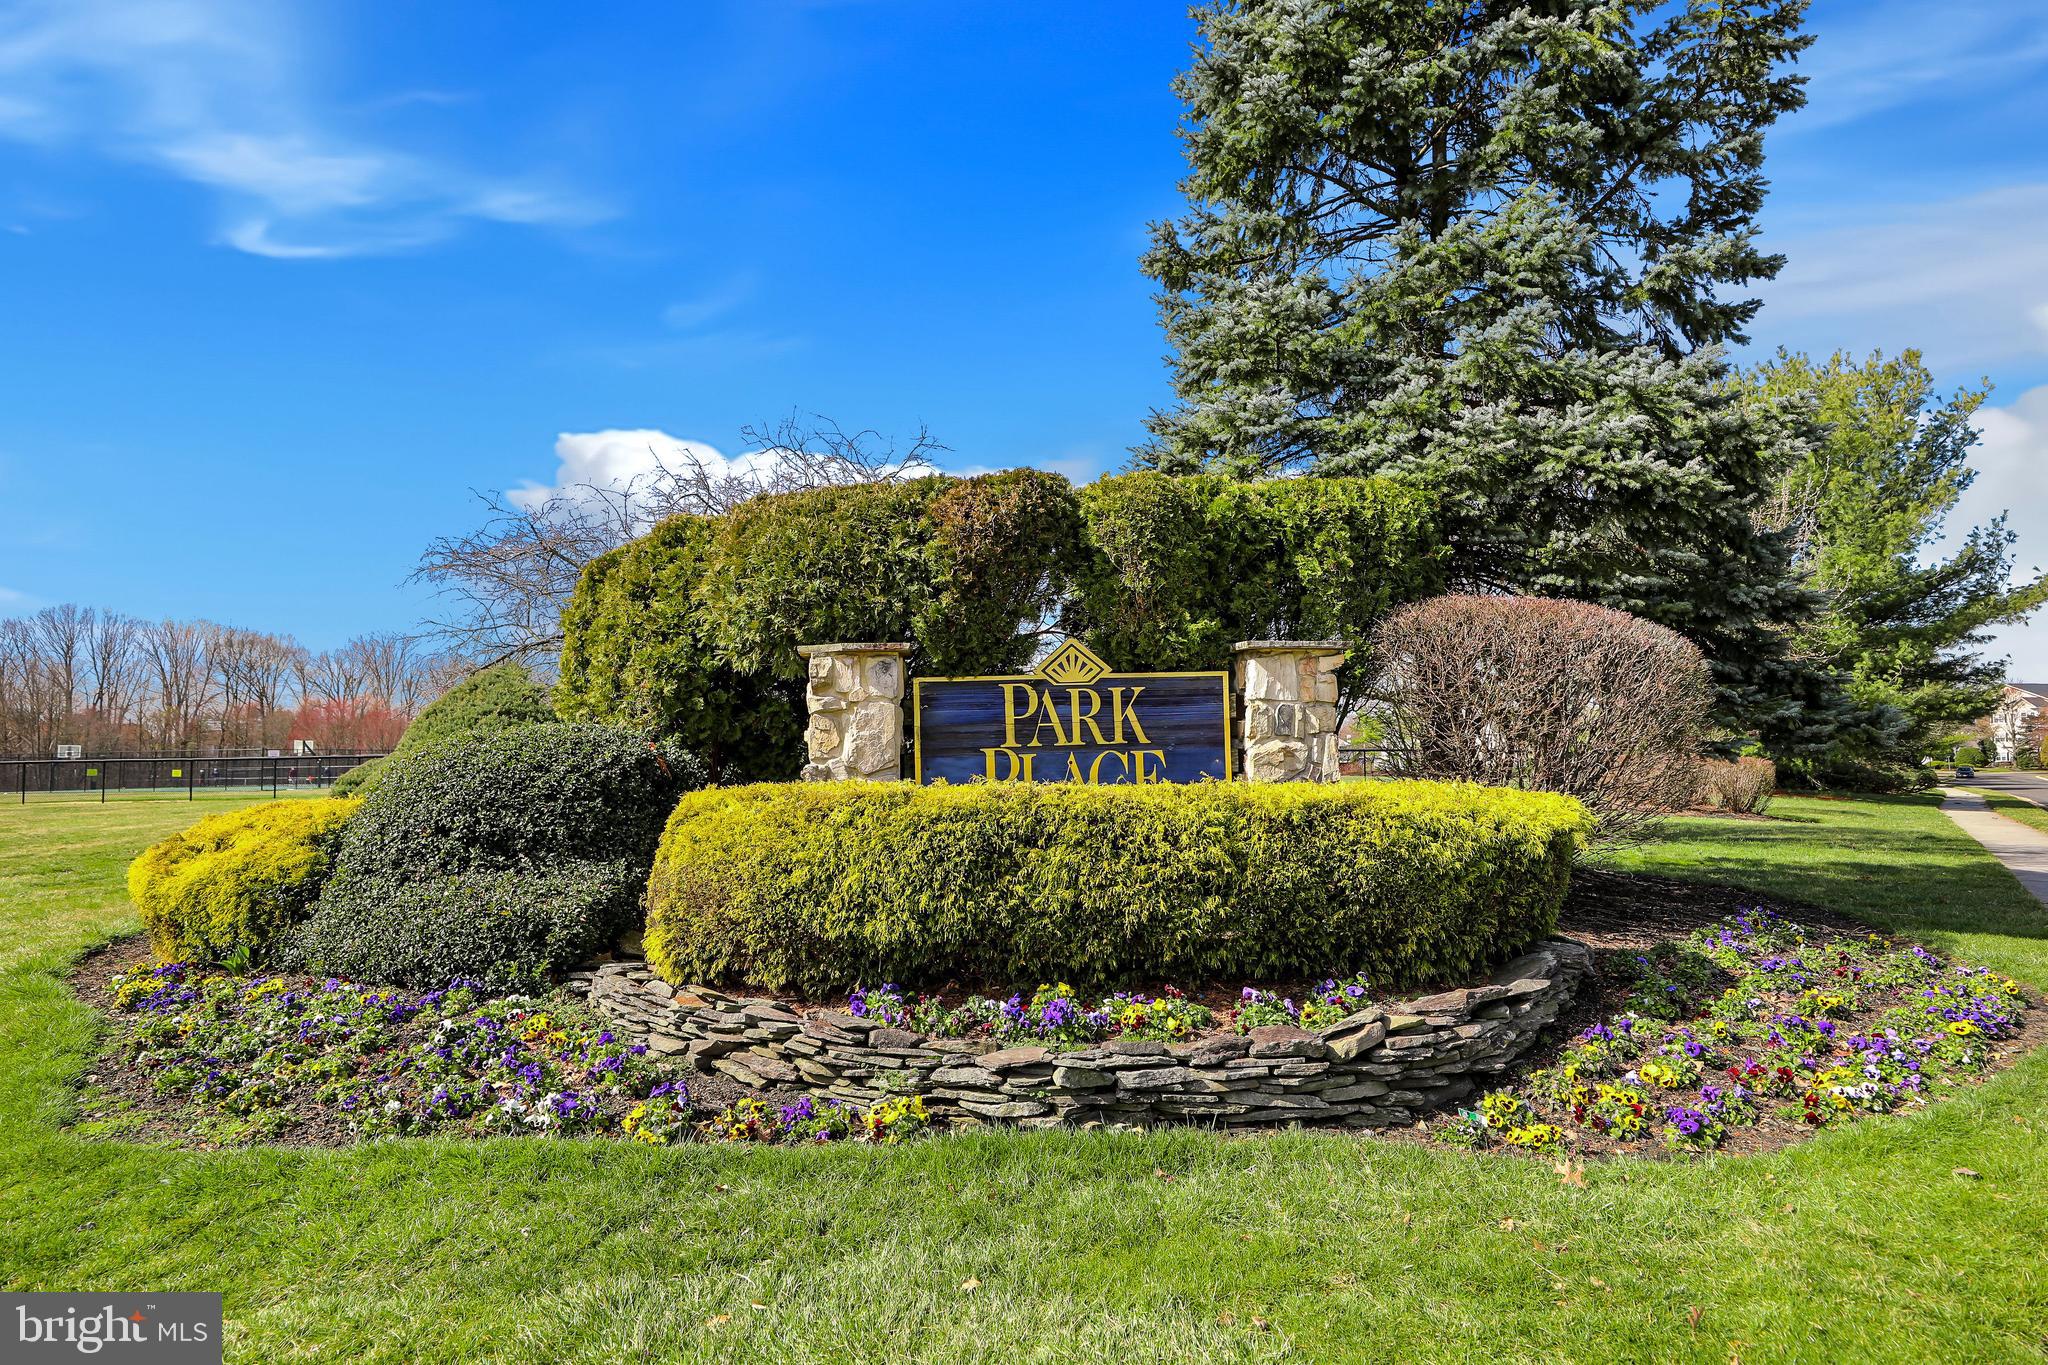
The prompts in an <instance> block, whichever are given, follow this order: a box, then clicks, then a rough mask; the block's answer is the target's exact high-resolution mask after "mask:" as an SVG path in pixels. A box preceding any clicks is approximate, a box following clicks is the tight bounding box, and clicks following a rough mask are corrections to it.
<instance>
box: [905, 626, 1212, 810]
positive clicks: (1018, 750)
mask: <svg viewBox="0 0 2048 1365" xmlns="http://www.w3.org/2000/svg"><path fill="white" fill-rule="evenodd" d="M911 714H912V718H913V719H912V724H913V726H914V730H913V735H914V740H913V746H912V752H913V754H914V756H915V762H916V778H917V780H918V781H919V782H977V781H979V782H1089V783H1095V784H1098V785H1102V786H1110V785H1119V784H1124V783H1134V784H1135V783H1146V782H1199V781H1201V780H1202V779H1204V778H1213V779H1216V780H1218V781H1227V780H1228V779H1229V778H1230V776H1231V763H1230V675H1229V674H1227V673H1222V672H1217V673H1112V672H1110V670H1109V665H1108V664H1105V663H1104V662H1103V661H1102V660H1101V659H1099V658H1097V657H1096V656H1095V655H1094V654H1093V653H1091V652H1090V651H1089V650H1088V649H1087V647H1086V646H1084V645H1082V644H1081V643H1080V642H1078V641H1075V640H1069V641H1067V642H1066V643H1065V644H1063V645H1061V646H1060V647H1059V648H1058V649H1056V650H1054V651H1053V652H1052V653H1051V654H1050V655H1048V656H1047V657H1046V659H1045V661H1044V662H1043V663H1041V664H1040V665H1039V666H1038V671H1037V672H1036V673H1032V674H1026V675H1015V676H1008V677H994V678H917V679H914V680H913V681H912V683H911Z"/></svg>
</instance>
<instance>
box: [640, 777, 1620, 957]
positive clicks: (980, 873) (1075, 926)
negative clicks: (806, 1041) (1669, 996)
mask: <svg viewBox="0 0 2048 1365" xmlns="http://www.w3.org/2000/svg"><path fill="white" fill-rule="evenodd" d="M1591 829H1592V818H1591V816H1590V815H1589V814H1588V813H1587V811H1586V809H1585V807H1584V806H1582V805H1581V804H1580V803H1579V802H1577V801H1575V800H1573V799H1571V798H1569V797H1564V796H1555V795H1550V794H1544V793H1533V792H1517V791H1506V790H1499V789H1490V788H1484V787H1478V786H1472V785H1468V784H1462V783H1432V782H1385V783H1379V782H1374V783H1363V782H1361V783H1347V784H1340V785H1331V786H1317V785H1300V784H1274V785H1271V786H1253V785H1244V784H1233V783H1208V784H1201V785H1195V786H1174V787H1166V786H1158V787H1083V786H1067V785H1041V786H1032V785H1011V784H1001V785H995V786H984V785H975V786H964V787H944V786H936V787H914V786H910V785H907V784H895V783H859V782H855V783H796V784H764V785H759V786H751V787H737V788H729V789H716V790H711V791H704V792H699V793H696V794H694V795H691V796H687V797H685V798H683V800H682V801H681V802H680V803H679V804H678V805H677V807H676V811H675V814H674V815H673V816H671V817H670V819H669V823H668V829H667V831H666V832H665V833H664V834H663V836H662V841H661V850H660V853H659V854H658V855H657V857H656V860H655V866H654V873H653V877H652V878H651V880H650V882H649V886H648V898H647V935H646V947H647V956H648V958H649V960H650V961H651V962H652V963H653V964H654V965H655V967H656V969H657V970H658V971H659V972H660V973H661V974H662V976H663V977H664V978H665V979H667V980H669V981H671V982H674V983H677V984H681V983H684V982H702V983H705V984H718V983H732V984H745V985H751V986H756V987H761V988H765V989H770V990H781V989H794V990H798V991H803V992H807V993H812V994H824V993H827V992H833V991H840V990H845V989H847V988H848V987H851V986H854V985H857V984H860V983H862V982H875V981H881V980H885V979H893V980H897V981H904V982H913V983H923V982H941V981H945V980H948V979H964V980H973V981H981V982H989V983H1015V982H1022V981H1052V980H1067V981H1072V982H1076V983H1087V984H1094V983H1103V984H1128V983H1133V982H1143V981H1148V980H1160V979H1170V980H1178V981H1184V982H1185V981H1202V980H1209V979H1215V978H1236V979H1247V978H1276V977H1288V976H1307V975H1317V974H1338V975H1348V974H1349V973H1351V972H1355V971H1361V970H1363V971H1367V972H1370V973H1371V974H1372V975H1373V976H1374V977H1375V978H1377V979H1379V980H1382V981H1386V982H1390V983H1391V982H1409V981H1417V980H1424V979H1429V978H1433V977H1439V976H1451V975H1458V974H1462V973H1465V972H1468V971H1470V970H1472V969H1474V968H1476V967H1478V966H1480V965H1481V964H1483V963H1485V962H1487V961H1489V960H1491V959H1494V958H1498V957H1501V956H1504V955H1506V954H1508V953H1511V952H1513V951H1516V950H1518V949H1519V948H1521V947H1523V946H1524V945H1526V944H1527V943H1529V942H1530V941H1531V940H1533V939H1536V938H1539V937H1541V936H1542V935H1544V934H1546V933H1548V932H1550V931H1551V930H1552V929H1553V928H1554V927H1555V925H1556V919H1557V910H1558V906H1559V904H1560V903H1561V902H1562V900H1563V898H1564V892H1565V887H1566V883H1567V881H1568V879H1569V876H1570V868H1571V863H1572V858H1573V854H1574V851H1575V850H1576V849H1577V848H1578V846H1579V845H1580V843H1581V842H1582V841H1583V839H1584V838H1585V837H1586V835H1587V834H1588V833H1589V832H1590V831H1591Z"/></svg>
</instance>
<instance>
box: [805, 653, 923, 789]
mask: <svg viewBox="0 0 2048 1365" xmlns="http://www.w3.org/2000/svg"><path fill="white" fill-rule="evenodd" d="M796 652H797V653H798V654H801V655H802V656H803V657H804V659H805V660H806V661H807V663H808V664H809V667H810V682H809V684H808V685H807V686H806V687H805V689H804V701H805V703H806V704H807V705H808V706H809V708H810V713H811V723H810V726H809V728H808V729H806V730H805V731H804V746H805V748H806V750H807V754H806V762H805V763H804V780H805V781H806V782H831V781H836V780H838V779H840V778H847V777H865V778H872V779H874V780H876V781H880V782H897V781H901V780H902V777H903V674H904V656H905V655H907V654H909V653H910V646H909V645H904V644H843V645H799V646H798V647H797V651H796Z"/></svg>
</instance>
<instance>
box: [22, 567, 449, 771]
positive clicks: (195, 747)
mask: <svg viewBox="0 0 2048 1365" xmlns="http://www.w3.org/2000/svg"><path fill="white" fill-rule="evenodd" d="M467 671H468V670H467V667H466V665H464V664H462V663H461V662H459V661H457V660H453V659H451V658H450V657H448V656H446V655H439V654H433V653H429V652H427V651H424V650H422V649H421V648H420V647H419V646H417V645H416V644H415V643H414V642H413V641H412V640H410V639H409V638H407V637H405V636H402V635H396V634H374V635H363V636H358V637H357V638H355V639H353V640H350V641H349V642H348V643H346V644H344V645H342V646H340V647H339V648H336V649H330V650H310V649H307V648H306V647H305V646H303V645H301V644H299V643H298V642H297V641H295V640H293V639H292V638H291V637H290V636H288V635H273V634H269V633H267V632H264V631H257V630H243V629H240V628H237V627H234V626H223V625H218V624H216V623H214V622H211V621H168V620H166V621H145V620H140V619H138V618H136V617H132V616H127V615H123V614H122V613H120V612H118V611H109V610H103V609H98V608H93V607H80V606H76V605H72V604H68V603H67V604H65V605H62V606H55V607H48V608H45V609H44V610H42V611H39V612H36V613H34V614H33V615H29V616H19V617H9V618H0V755H5V756H10V757H27V758H49V757H52V756H54V754H55V753H56V748H57V746H58V745H60V744H78V745H82V746H84V749H85V752H86V753H88V754H91V755H94V756H118V755H123V754H154V753H165V754H195V753H225V752H234V751H238V750H239V751H253V752H258V753H260V752H264V751H266V750H270V749H288V748H289V747H290V746H291V743H292V741H294V740H306V741H309V742H310V743H311V744H312V745H313V746H314V748H315V749H316V750H317V751H319V752H322V753H363V752H381V751H383V750H386V749H389V748H390V747H391V746H392V745H393V744H395V743H396V742H397V741H398V737H399V735H400V734H401V733H403V731H404V729H405V726H406V723H407V722H408V721H409V720H410V719H411V718H412V716H413V715H414V714H415V713H416V712H417V711H418V710H419V709H420V708H421V707H422V706H424V705H425V704H426V703H427V702H429V701H431V700H432V699H433V698H435V697H436V696H439V695H440V694H441V693H442V692H443V691H445V690H446V689H447V688H448V687H449V686H450V685H451V684H452V683H453V682H454V681H455V680H457V679H459V678H460V677H461V676H462V675H463V674H464V673H465V672H467Z"/></svg>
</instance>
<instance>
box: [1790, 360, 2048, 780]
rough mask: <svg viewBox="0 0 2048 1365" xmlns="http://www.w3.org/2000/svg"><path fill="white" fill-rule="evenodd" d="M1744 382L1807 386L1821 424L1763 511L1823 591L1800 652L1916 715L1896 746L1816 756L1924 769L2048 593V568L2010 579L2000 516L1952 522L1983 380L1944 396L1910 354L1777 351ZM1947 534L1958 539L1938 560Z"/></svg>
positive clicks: (1976, 704)
mask: <svg viewBox="0 0 2048 1365" xmlns="http://www.w3.org/2000/svg"><path fill="white" fill-rule="evenodd" d="M1750 378H1751V382H1752V383H1753V384H1754V385H1755V386H1756V388H1757V389H1758V390H1759V391H1760V392H1763V393H1765V394H1768V395H1775V396H1781V397H1787V398H1790V397H1794V396H1799V395H1810V396H1811V397H1812V399H1813V401H1814V403H1815V416H1816V417H1817V418H1818V419H1819V421H1820V422H1821V424H1822V428H1823V432H1824V435H1823V436H1822V438H1821V439H1820V440H1819V441H1817V442H1815V443H1814V444H1813V445H1811V446H1810V447H1808V448H1807V449H1805V450H1804V451H1802V452H1800V453H1799V455H1798V456H1797V458H1795V459H1793V460H1792V461H1790V462H1789V463H1788V464H1786V465H1785V466H1784V467H1783V468H1782V469H1781V470H1780V471H1779V473H1778V476H1777V480H1776V485H1775V492H1774V494H1773V497H1772V498H1771V500H1770V503H1769V504H1768V509H1767V512H1766V514H1765V515H1766V519H1767V520H1768V521H1770V522H1771V523H1773V524H1776V525H1778V526H1782V527H1784V528H1785V529H1786V530H1788V531H1789V532H1790V533H1791V536H1792V541H1793V544H1794V546H1795V547H1796V552H1797V569H1798V571H1799V572H1800V573H1801V574H1802V575H1803V576H1804V577H1805V579H1806V581H1807V582H1808V583H1809V584H1810V585H1811V586H1812V587H1813V588H1814V589H1815V590H1816V591H1817V592H1818V593H1819V594H1820V595H1821V598H1822V602H1823V607H1822V610H1821V612H1820V614H1819V615H1818V616H1816V617H1815V618H1814V619H1813V620H1812V621H1811V622H1810V623H1808V624H1807V625H1806V626H1804V627H1803V628H1802V629H1801V630H1800V631H1799V632H1798V640H1799V645H1800V647H1801V648H1802V649H1803V650H1804V651H1805V652H1807V653H1808V654H1810V655H1812V656H1814V657H1816V658H1818V659H1821V660H1823V661H1825V662H1826V664H1828V665H1829V666H1831V667H1833V668H1835V669H1837V670H1839V671H1840V672H1841V673H1842V674H1844V675H1846V677H1847V678H1848V680H1849V690H1850V692H1851V694H1852V695H1853V696H1855V697H1856V698H1857V699H1858V700H1859V701H1861V702H1863V703H1864V704H1866V705H1867V706H1873V707H1876V706H1889V707H1892V708H1895V709H1896V710H1897V711H1898V712H1900V713H1901V714H1903V715H1904V716H1905V717H1906V718H1907V720H1908V722H1909V727H1908V728H1907V729H1906V730H1905V731H1904V733H1902V734H1901V735H1900V736H1898V738H1897V741H1896V744H1895V745H1894V746H1893V747H1892V748H1891V749H1889V750H1888V751H1879V752H1877V753H1870V752H1866V751H1863V750H1862V749H1860V748H1859V747H1858V746H1857V745H1856V744H1855V743H1854V737H1853V736H1845V737H1844V738H1843V740H1842V741H1841V742H1839V743H1837V744H1834V745H1831V746H1830V747H1829V749H1828V750H1826V751H1825V752H1823V753H1822V754H1821V755H1819V756H1818V760H1819V762H1820V763H1821V764H1823V765H1825V766H1824V770H1825V769H1826V768H1832V769H1836V770H1839V769H1841V768H1843V767H1845V766H1849V765H1859V766H1862V765H1870V764H1873V763H1890V764H1892V765H1894V766H1896V765H1899V764H1902V763H1903V764H1911V763H1913V762H1916V761H1917V759H1918V756H1919V753H1920V752H1921V751H1922V750H1923V749H1926V748H1929V747H1932V746H1935V745H1936V744H1937V742H1938V741H1939V740H1941V739H1942V738H1943V737H1944V736H1947V735H1949V734H1951V733H1953V732H1955V731H1957V730H1960V729H1961V728H1963V727H1964V726H1965V725H1967V724H1968V723H1969V722H1970V721H1972V720H1975V719H1976V718H1977V717H1979V716H1982V715H1985V714H1986V713H1988V712H1989V711H1990V710H1991V708H1992V705H1993V704H1994V703H1995V702H1996V701H1997V698H1998V686H1999V682H2000V680H2001V679H2002V677H2003V675H2004V671H2005V670H2004V660H2002V659H1998V658H1995V657H1991V656H1987V655H1986V653H1985V652H1984V651H1985V650H1986V648H1987V647H1988V644H1989V637H1988V634H1987V632H1988V631H1989V630H1990V629H1991V628H1992V627H1993V626H1999V625H2007V624H2012V623H2015V622H2019V621H2024V620H2026V619H2027V618H2028V617H2029V616H2031V615H2032V614H2033V613H2034V612H2035V611H2036V610H2037V609H2038V608H2039V607H2040V606H2041V605H2042V604H2043V603H2044V602H2048V575H2043V574H2039V573H2036V574H2034V575H2033V576H2031V577H2029V578H2024V579H2020V580H2018V581H2015V579H2014V575H2013V569H2014V560H2013V540H2014V537H2013V533H2012V532H2011V531H2010V530H2008V529H2007V528H2006V525H2005V519H2004V517H2002V516H2001V517H1999V518H1997V519H1995V520H1993V521H1992V522H1991V523H1990V524H1989V525H1986V526H1974V527H1969V528H1953V529H1952V528H1950V527H1949V526H1948V525H1947V524H1946V523H1947V520H1948V517H1949V514H1950V513H1951V512H1953V511H1954V510H1955V507H1956V504H1957V502H1958V501H1959V500H1960V499H1961V497H1962V495H1963V492H1964V490H1965V489H1967V488H1968V487H1969V486H1970V483H1971V481H1972V480H1973V479H1974V478H1975V477H1976V472H1975V471H1974V470H1972V469H1971V468H1970V465H1969V457H1970V450H1971V448H1972V447H1973V446H1975V445H1976V443H1977V431H1976V428H1975V427H1974V426H1973V425H1972V423H1971V420H1970V419H1971V416H1972V415H1973V414H1974V413H1975V412H1976V411H1977V408H1978V407H1979V406H1980V405H1981V404H1982V403H1983V402H1984V399H1985V397H1986V396H1987V395H1988V393H1989V388H1988V386H1984V387H1978V388H1975V389H1959V390H1957V391H1956V392H1955V393H1953V394H1951V395H1949V396H1948V397H1947V398H1945V399H1942V398H1937V396H1936V394H1935V392H1934V379H1933V376H1932V375H1930V374H1929V373H1928V372H1927V367H1926V366H1925V365H1923V364H1921V362H1920V354H1919V352H1917V351H1912V350H1908V351H1905V352H1904V353H1902V354H1901V355H1899V356H1898V357H1896V358H1887V357H1885V356H1884V355H1882V354H1874V355H1872V356H1870V357H1869V359H1867V360H1865V361H1863V362H1861V363H1858V362H1856V361H1854V360H1852V359H1851V358H1850V357H1848V356H1846V355H1840V354H1838V355H1835V356H1832V357H1830V358H1829V359H1828V360H1827V361H1825V362H1823V363H1818V364H1817V363H1815V362H1814V361H1812V360H1809V359H1808V358H1807V357H1805V356H1803V355H1788V354H1785V353H1783V352H1780V353H1779V355H1778V357H1777V358H1776V359H1775V360H1773V361H1771V362H1770V363H1769V364H1766V365H1762V366H1759V367H1758V368H1757V369H1756V371H1755V372H1754V373H1753V374H1752V375H1751V377H1750ZM1945 537H1946V538H1949V539H1950V540H1951V541H1952V548H1951V549H1949V550H1948V552H1947V553H1946V554H1941V553H1937V544H1938V542H1940V541H1941V540H1942V539H1944V538H1945Z"/></svg>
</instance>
